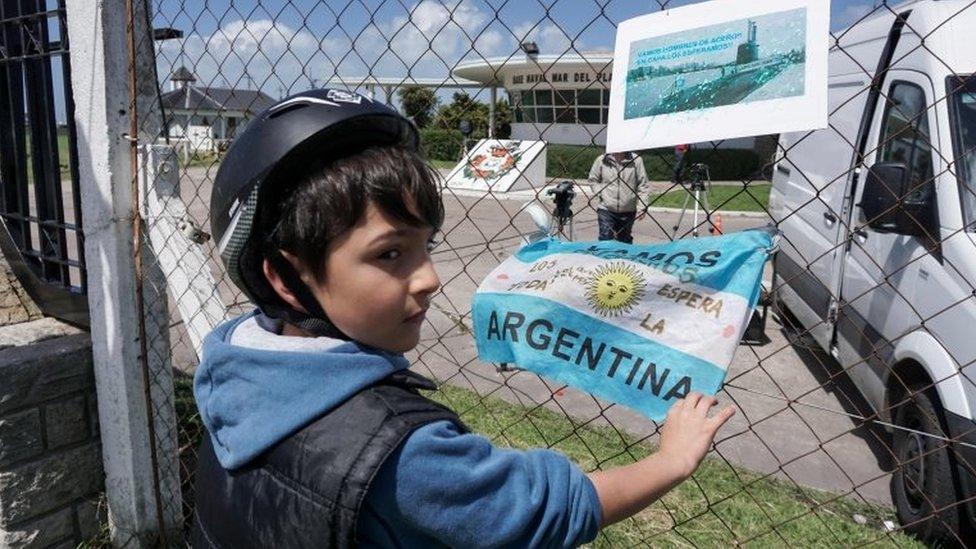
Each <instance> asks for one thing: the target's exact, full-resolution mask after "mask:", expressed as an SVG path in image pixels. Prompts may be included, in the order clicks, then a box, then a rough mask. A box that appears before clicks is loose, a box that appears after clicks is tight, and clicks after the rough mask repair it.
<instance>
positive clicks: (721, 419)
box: [711, 405, 735, 431]
mask: <svg viewBox="0 0 976 549" xmlns="http://www.w3.org/2000/svg"><path fill="white" fill-rule="evenodd" d="M734 415H735V407H734V406H731V405H729V406H726V407H725V408H722V409H721V410H719V411H718V413H717V414H715V415H714V416H712V419H711V421H712V426H713V427H714V429H715V430H716V431H718V429H719V427H721V426H722V425H725V422H726V421H728V420H729V418H731V417H732V416H734Z"/></svg>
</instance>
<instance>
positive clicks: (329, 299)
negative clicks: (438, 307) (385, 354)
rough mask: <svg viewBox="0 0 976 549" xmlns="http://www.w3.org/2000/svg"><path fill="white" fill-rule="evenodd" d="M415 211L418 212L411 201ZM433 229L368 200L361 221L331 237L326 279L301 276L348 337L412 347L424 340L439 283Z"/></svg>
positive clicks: (405, 348)
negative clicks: (423, 329)
mask: <svg viewBox="0 0 976 549" xmlns="http://www.w3.org/2000/svg"><path fill="white" fill-rule="evenodd" d="M411 211H412V212H413V213H415V214H416V210H415V208H413V207H412V206H411ZM433 232H434V230H433V229H432V228H430V227H413V226H411V225H408V224H406V223H404V222H402V221H399V220H397V219H396V218H393V217H390V216H388V215H387V214H386V213H384V212H383V211H382V210H381V209H379V208H377V207H376V206H375V205H373V204H372V203H369V204H367V205H366V210H365V212H364V215H363V217H362V218H361V219H360V220H359V222H358V223H357V224H356V225H354V226H353V227H352V228H351V229H350V230H348V231H346V232H345V233H343V234H342V235H340V236H339V237H338V238H336V239H335V240H334V241H333V242H332V243H330V245H329V253H328V256H327V259H326V262H325V273H324V275H325V276H324V277H321V276H320V277H319V278H320V279H321V280H322V282H321V283H319V282H316V281H315V279H314V277H307V278H306V277H303V278H305V279H306V283H307V284H308V286H309V288H310V289H311V290H312V293H313V294H315V297H316V298H317V299H318V300H319V303H321V304H322V308H323V309H324V310H325V311H326V313H327V314H328V315H329V319H330V320H331V321H332V322H333V323H334V324H335V325H336V327H337V328H339V329H340V330H342V331H343V332H344V333H345V334H346V335H348V336H349V337H350V338H352V339H354V340H355V341H358V342H359V343H363V344H365V345H369V346H371V347H376V348H379V349H384V350H387V351H393V352H398V353H402V352H406V351H409V350H411V349H413V348H414V347H416V346H417V343H418V342H419V341H420V325H421V323H422V322H423V320H424V316H425V313H426V311H427V308H428V307H429V306H430V296H431V294H433V293H434V292H435V291H437V289H438V288H440V280H439V279H438V278H437V273H436V272H435V271H434V264H433V262H432V261H431V259H430V253H429V250H428V245H429V242H430V239H431V237H432V236H433Z"/></svg>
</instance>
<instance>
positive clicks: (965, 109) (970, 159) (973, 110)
mask: <svg viewBox="0 0 976 549" xmlns="http://www.w3.org/2000/svg"><path fill="white" fill-rule="evenodd" d="M946 87H947V91H948V96H949V97H950V100H949V119H950V120H951V121H952V122H951V124H949V126H950V128H951V130H952V144H953V147H954V148H955V161H954V162H953V164H952V167H951V170H950V171H952V172H953V173H955V175H956V178H957V179H958V180H959V195H960V199H961V200H962V213H963V220H964V221H965V223H966V230H968V231H976V78H974V77H973V76H972V75H970V76H955V77H953V76H950V77H949V78H948V79H947V86H946Z"/></svg>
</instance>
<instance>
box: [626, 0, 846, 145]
mask: <svg viewBox="0 0 976 549" xmlns="http://www.w3.org/2000/svg"><path fill="white" fill-rule="evenodd" d="M829 20H830V7H829V0H714V1H711V2H703V3H699V4H693V5H690V6H685V7H682V8H677V9H672V10H666V11H661V12H657V13H654V14H651V15H645V16H641V17H636V18H633V19H629V20H627V21H624V22H622V23H621V24H620V26H619V27H618V29H617V39H616V47H615V51H614V69H613V80H612V84H611V96H610V114H609V121H608V128H607V151H608V152H621V151H633V150H641V149H651V148H655V147H664V146H670V145H676V144H681V143H701V142H706V141H716V140H721V139H730V138H735V137H745V136H753V135H766V134H775V133H781V132H787V131H802V130H812V129H820V128H824V127H826V126H827V49H828V37H829V31H828V28H829Z"/></svg>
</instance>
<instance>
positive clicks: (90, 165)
mask: <svg viewBox="0 0 976 549" xmlns="http://www.w3.org/2000/svg"><path fill="white" fill-rule="evenodd" d="M133 4H134V6H135V9H136V12H135V22H136V29H135V32H136V43H137V45H138V46H137V52H136V56H137V60H136V63H135V66H136V67H137V68H138V70H139V74H138V89H137V97H138V100H139V102H138V109H139V113H140V120H141V124H140V130H142V131H140V133H139V135H137V136H135V137H137V138H138V140H139V141H142V142H146V143H148V142H152V141H153V140H154V139H155V138H156V136H157V135H156V134H157V133H158V132H159V130H160V128H161V123H160V122H161V120H158V115H159V113H158V111H157V110H155V107H154V106H153V105H154V104H155V103H156V101H155V99H156V98H155V95H154V94H155V88H156V82H155V78H154V76H153V69H152V67H153V66H154V61H153V59H152V48H153V42H152V38H151V33H150V30H149V29H148V28H147V27H146V25H145V21H147V18H146V14H145V13H144V12H143V11H142V6H143V5H144V4H143V3H142V2H133ZM66 10H67V13H68V17H67V20H68V37H69V40H70V44H71V51H70V55H71V68H72V74H71V83H72V89H73V90H74V94H75V96H74V103H75V123H76V125H77V130H78V167H79V171H80V185H81V188H80V195H81V207H82V215H83V219H84V224H83V230H84V232H85V259H86V264H87V268H88V302H89V306H90V310H91V339H92V354H93V357H94V363H95V380H96V384H97V396H98V417H99V429H100V432H101V440H102V460H103V464H104V467H105V491H106V493H107V497H108V511H109V525H110V529H111V536H112V542H113V545H115V546H117V547H119V546H122V547H151V546H158V545H161V544H163V543H166V542H167V541H176V537H175V536H176V535H178V532H179V531H180V520H181V508H180V501H181V495H180V484H179V463H178V460H177V445H176V428H175V414H174V412H173V401H172V398H173V386H172V378H171V376H172V370H171V368H170V360H171V358H170V357H171V353H170V348H169V314H168V311H167V307H166V305H167V302H166V294H165V287H166V286H165V279H164V278H163V277H162V273H161V272H160V271H159V270H158V263H157V262H156V261H155V260H154V258H152V257H150V256H148V255H147V254H146V253H144V254H143V258H144V259H143V263H144V269H145V272H144V277H143V279H144V284H143V287H144V302H145V305H144V309H143V310H142V311H140V310H139V308H138V307H137V305H136V304H137V301H136V276H135V269H134V252H133V250H134V246H133V220H134V219H135V216H134V212H133V209H132V183H133V171H132V166H131V162H130V145H131V142H130V140H129V137H128V134H129V89H128V81H129V79H128V67H129V59H128V52H127V43H128V42H127V36H126V28H127V27H128V21H127V18H126V9H125V1H124V0H67V5H66ZM143 250H144V252H148V246H143ZM154 267H155V268H154ZM140 316H143V318H145V329H146V342H145V345H146V349H147V353H146V357H147V360H148V361H149V362H148V370H149V371H148V372H145V371H144V368H143V362H142V350H141V345H140V330H139V325H140V323H139V319H140ZM147 386H148V394H149V395H150V398H151V400H152V402H151V403H147V398H146V394H147ZM150 418H152V419H153V422H152V427H153V428H154V429H155V435H156V436H155V440H154V437H152V436H150V423H149V422H150ZM154 448H155V453H154V452H153V449H154ZM154 454H155V455H154Z"/></svg>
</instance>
